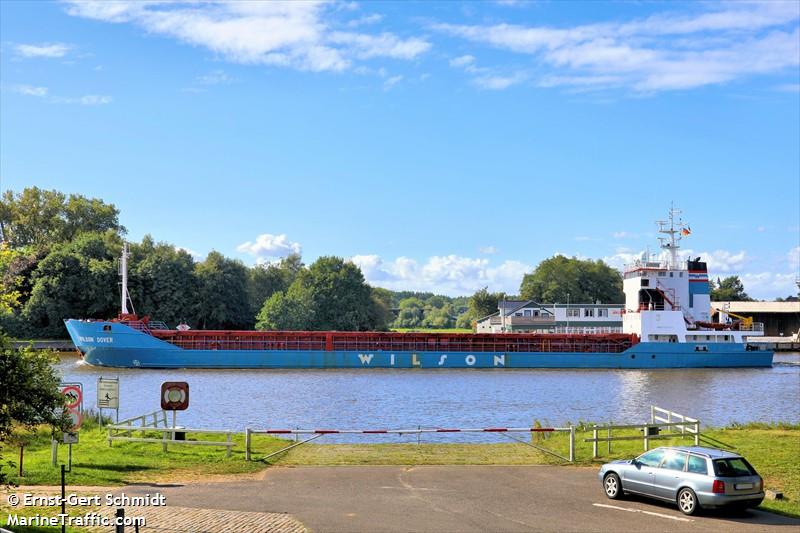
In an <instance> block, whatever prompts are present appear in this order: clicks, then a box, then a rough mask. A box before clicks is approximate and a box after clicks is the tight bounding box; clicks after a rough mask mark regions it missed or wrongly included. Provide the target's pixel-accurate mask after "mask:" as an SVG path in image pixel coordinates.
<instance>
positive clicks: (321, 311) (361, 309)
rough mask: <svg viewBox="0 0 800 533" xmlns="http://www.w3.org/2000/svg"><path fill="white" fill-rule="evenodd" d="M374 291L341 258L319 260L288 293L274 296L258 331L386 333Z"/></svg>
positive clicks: (261, 316) (266, 305)
mask: <svg viewBox="0 0 800 533" xmlns="http://www.w3.org/2000/svg"><path fill="white" fill-rule="evenodd" d="M376 305H377V302H376V299H374V298H373V292H372V288H371V287H370V286H369V285H367V284H366V282H365V281H364V276H363V274H362V273H361V270H360V269H359V268H358V267H357V266H356V265H354V264H353V263H350V262H347V261H344V260H343V259H341V258H339V257H320V258H319V259H317V260H316V261H315V262H314V263H313V264H312V265H311V266H310V267H309V268H307V269H303V270H300V271H299V272H298V273H297V276H296V277H295V280H294V281H293V282H292V284H291V286H290V287H289V289H288V290H287V291H286V292H278V293H275V294H273V295H272V296H271V297H270V298H269V299H267V301H266V302H265V303H264V306H263V307H262V309H261V312H259V314H258V320H257V324H256V327H258V328H259V329H305V330H316V331H319V330H338V331H365V330H375V329H384V328H385V327H386V323H385V322H383V320H384V319H385V313H383V312H381V311H380V310H379V309H376Z"/></svg>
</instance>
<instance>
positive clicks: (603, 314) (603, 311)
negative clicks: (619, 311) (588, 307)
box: [597, 309, 608, 318]
mask: <svg viewBox="0 0 800 533" xmlns="http://www.w3.org/2000/svg"><path fill="white" fill-rule="evenodd" d="M597 317H598V318H601V317H603V318H608V309H598V310H597Z"/></svg>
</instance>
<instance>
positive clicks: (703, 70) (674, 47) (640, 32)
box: [432, 2, 800, 92]
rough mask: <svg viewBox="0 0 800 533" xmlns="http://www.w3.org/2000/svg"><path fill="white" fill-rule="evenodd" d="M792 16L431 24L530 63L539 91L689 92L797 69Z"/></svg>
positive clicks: (724, 13) (767, 8) (788, 9)
mask: <svg viewBox="0 0 800 533" xmlns="http://www.w3.org/2000/svg"><path fill="white" fill-rule="evenodd" d="M798 18H800V9H798V8H797V4H796V3H792V2H762V3H726V4H722V5H721V6H716V7H714V9H713V10H711V11H708V12H705V13H700V14H694V15H690V16H686V15H677V14H675V13H674V12H670V13H666V14H660V15H654V16H652V17H649V18H647V19H640V20H633V21H628V22H607V23H599V24H587V25H579V26H572V27H559V28H556V27H547V26H520V25H512V24H495V25H456V24H435V25H433V26H432V28H433V29H434V30H436V31H440V32H443V33H446V34H448V35H452V36H456V37H461V38H463V39H467V40H470V41H473V42H477V43H481V44H487V45H490V46H493V47H496V48H500V49H504V50H508V51H511V52H515V53H520V54H527V55H529V56H531V57H532V58H533V59H534V62H535V63H536V64H537V67H538V70H539V71H542V70H543V69H542V68H541V67H542V66H544V67H547V68H549V69H550V72H546V73H545V74H543V75H542V79H541V81H540V82H539V85H540V86H550V87H552V86H570V87H582V88H584V89H587V88H591V87H597V88H609V87H627V88H632V89H634V90H635V91H638V92H651V91H663V90H676V89H689V88H694V87H701V86H704V85H711V84H719V83H725V82H729V81H732V80H736V79H739V78H742V77H745V76H751V75H758V74H771V73H780V72H784V71H790V70H791V69H796V68H797V66H798V65H800V31H798V28H797V21H798Z"/></svg>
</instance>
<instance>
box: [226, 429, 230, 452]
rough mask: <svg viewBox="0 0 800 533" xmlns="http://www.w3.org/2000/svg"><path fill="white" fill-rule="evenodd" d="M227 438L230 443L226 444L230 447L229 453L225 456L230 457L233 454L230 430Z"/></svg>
mask: <svg viewBox="0 0 800 533" xmlns="http://www.w3.org/2000/svg"><path fill="white" fill-rule="evenodd" d="M226 440H227V441H228V445H227V446H226V448H227V449H228V453H227V454H225V456H226V457H230V456H231V433H230V431H229V432H228V436H227V439H226Z"/></svg>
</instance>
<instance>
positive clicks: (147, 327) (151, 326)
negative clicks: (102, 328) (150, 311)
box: [121, 320, 169, 333]
mask: <svg viewBox="0 0 800 533" xmlns="http://www.w3.org/2000/svg"><path fill="white" fill-rule="evenodd" d="M121 324H125V325H126V326H128V327H129V328H131V329H135V330H136V331H141V332H143V333H150V332H151V331H152V330H166V331H169V326H167V324H166V323H165V322H162V321H161V320H150V321H149V322H147V323H145V322H143V321H141V320H124V321H122V322H121Z"/></svg>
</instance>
